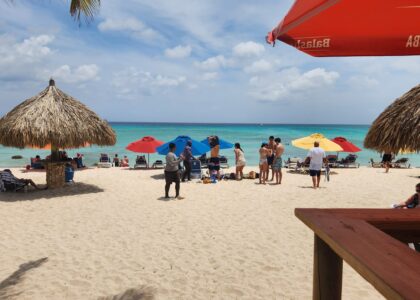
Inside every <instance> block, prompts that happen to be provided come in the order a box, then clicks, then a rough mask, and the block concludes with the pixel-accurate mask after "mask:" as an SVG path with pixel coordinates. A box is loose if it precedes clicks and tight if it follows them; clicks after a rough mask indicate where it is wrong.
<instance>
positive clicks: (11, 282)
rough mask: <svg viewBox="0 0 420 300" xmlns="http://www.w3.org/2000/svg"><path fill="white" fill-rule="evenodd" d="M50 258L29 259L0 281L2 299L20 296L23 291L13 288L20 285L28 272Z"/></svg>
mask: <svg viewBox="0 0 420 300" xmlns="http://www.w3.org/2000/svg"><path fill="white" fill-rule="evenodd" d="M47 260H48V257H44V258H40V259H38V260H33V261H29V262H27V263H24V264H21V265H20V266H19V269H17V270H16V271H15V272H14V273H13V274H12V275H10V276H9V277H7V278H6V279H4V280H3V281H2V282H0V299H10V298H13V297H17V296H19V295H20V294H21V293H22V292H17V291H14V290H13V287H15V286H16V285H18V284H19V283H20V282H21V281H22V280H23V279H24V278H23V277H24V275H25V274H26V272H28V271H29V270H31V269H35V268H38V267H40V266H41V265H42V264H43V263H45V262H46V261H47Z"/></svg>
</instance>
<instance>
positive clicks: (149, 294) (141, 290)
mask: <svg viewBox="0 0 420 300" xmlns="http://www.w3.org/2000/svg"><path fill="white" fill-rule="evenodd" d="M155 293H156V290H155V289H154V288H152V287H148V286H139V287H137V288H133V289H128V290H126V291H125V292H122V293H121V294H118V295H113V296H106V297H99V298H98V300H153V299H155V296H154V294H155Z"/></svg>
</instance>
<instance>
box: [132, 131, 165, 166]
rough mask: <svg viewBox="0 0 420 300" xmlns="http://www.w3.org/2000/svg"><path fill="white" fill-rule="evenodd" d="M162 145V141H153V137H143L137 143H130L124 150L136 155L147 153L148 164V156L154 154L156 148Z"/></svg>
mask: <svg viewBox="0 0 420 300" xmlns="http://www.w3.org/2000/svg"><path fill="white" fill-rule="evenodd" d="M161 145H163V142H162V141H159V140H157V139H155V138H154V137H153V136H145V137H143V138H141V139H140V140H138V141H135V142H132V143H130V144H129V145H128V146H127V147H126V148H125V149H127V150H130V151H132V152H137V153H147V154H148V155H147V156H148V157H147V161H148V163H149V154H150V153H155V152H156V148H157V147H159V146H161Z"/></svg>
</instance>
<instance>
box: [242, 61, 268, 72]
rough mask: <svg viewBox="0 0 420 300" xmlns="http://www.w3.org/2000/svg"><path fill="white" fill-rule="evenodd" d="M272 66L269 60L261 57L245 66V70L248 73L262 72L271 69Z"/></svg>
mask: <svg viewBox="0 0 420 300" xmlns="http://www.w3.org/2000/svg"><path fill="white" fill-rule="evenodd" d="M271 68H272V66H271V64H270V63H269V62H268V61H266V60H265V59H260V60H257V61H254V62H253V63H252V64H251V65H249V66H246V67H245V68H244V71H245V72H246V73H261V72H267V71H270V70H271Z"/></svg>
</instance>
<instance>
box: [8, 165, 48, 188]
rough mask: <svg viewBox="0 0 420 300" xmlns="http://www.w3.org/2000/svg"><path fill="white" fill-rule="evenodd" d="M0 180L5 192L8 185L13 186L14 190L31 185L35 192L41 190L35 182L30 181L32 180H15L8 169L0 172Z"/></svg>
mask: <svg viewBox="0 0 420 300" xmlns="http://www.w3.org/2000/svg"><path fill="white" fill-rule="evenodd" d="M0 179H1V181H3V183H4V185H5V188H6V190H7V186H8V185H14V186H15V188H16V187H17V188H19V187H22V188H23V187H24V186H27V185H31V186H33V187H34V188H35V189H37V190H42V189H41V188H40V187H39V186H37V185H36V184H35V182H33V181H32V179H24V178H17V177H16V176H14V175H13V173H12V171H10V170H9V169H5V170H3V171H2V172H0ZM47 188H48V187H46V188H44V189H45V190H46V189H47Z"/></svg>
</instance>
